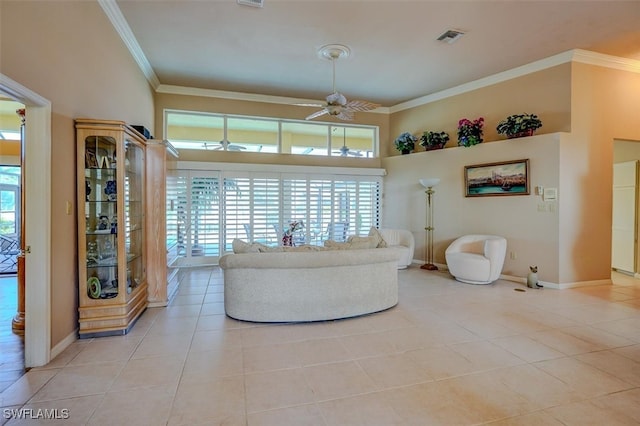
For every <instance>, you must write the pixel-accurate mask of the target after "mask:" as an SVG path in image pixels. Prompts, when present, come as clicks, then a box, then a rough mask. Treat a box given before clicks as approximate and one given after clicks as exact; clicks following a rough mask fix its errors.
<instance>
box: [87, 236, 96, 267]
mask: <svg viewBox="0 0 640 426" xmlns="http://www.w3.org/2000/svg"><path fill="white" fill-rule="evenodd" d="M97 264H98V244H97V243H96V242H95V241H89V242H88V243H87V266H95V265H97Z"/></svg>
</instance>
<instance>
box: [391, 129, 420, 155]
mask: <svg viewBox="0 0 640 426" xmlns="http://www.w3.org/2000/svg"><path fill="white" fill-rule="evenodd" d="M417 140H418V138H416V137H415V136H413V135H412V134H411V133H409V132H404V133H402V134H400V136H398V137H397V138H396V140H395V141H394V144H395V145H396V149H397V150H398V151H400V152H401V153H402V154H408V153H410V152H411V151H413V149H414V148H415V147H416V142H417Z"/></svg>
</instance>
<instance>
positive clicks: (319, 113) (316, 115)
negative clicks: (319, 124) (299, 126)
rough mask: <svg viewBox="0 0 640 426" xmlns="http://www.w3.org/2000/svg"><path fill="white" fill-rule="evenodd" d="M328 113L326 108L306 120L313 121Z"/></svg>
mask: <svg viewBox="0 0 640 426" xmlns="http://www.w3.org/2000/svg"><path fill="white" fill-rule="evenodd" d="M327 112H328V111H327V110H326V108H323V109H321V110H320V111H316V112H314V113H313V114H311V115H309V116H307V117H306V118H305V120H313V119H314V118H316V117H320V116H321V115H325V114H326V113H327Z"/></svg>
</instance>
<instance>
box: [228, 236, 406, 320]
mask: <svg viewBox="0 0 640 426" xmlns="http://www.w3.org/2000/svg"><path fill="white" fill-rule="evenodd" d="M397 262H398V257H397V252H396V251H394V250H392V249H387V248H375V249H359V250H323V251H288V252H275V253H241V254H226V255H224V256H222V257H221V258H220V267H221V268H222V269H223V270H224V307H225V311H226V314H227V315H228V316H230V317H231V318H235V319H239V320H245V321H255V322H303V321H323V320H332V319H338V318H348V317H354V316H358V315H363V314H368V313H372V312H378V311H382V310H385V309H388V308H390V307H392V306H395V305H396V304H397V303H398V271H397Z"/></svg>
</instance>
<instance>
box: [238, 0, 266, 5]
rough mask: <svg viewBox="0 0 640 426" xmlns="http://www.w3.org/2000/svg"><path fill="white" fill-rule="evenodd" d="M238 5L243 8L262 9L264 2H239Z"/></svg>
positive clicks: (257, 0)
mask: <svg viewBox="0 0 640 426" xmlns="http://www.w3.org/2000/svg"><path fill="white" fill-rule="evenodd" d="M238 4H240V5H242V6H251V7H262V6H264V0H238Z"/></svg>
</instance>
